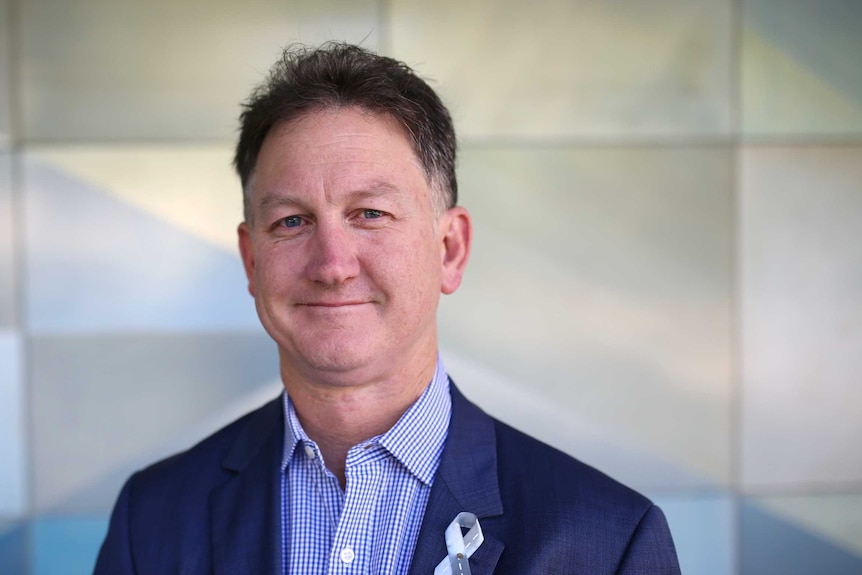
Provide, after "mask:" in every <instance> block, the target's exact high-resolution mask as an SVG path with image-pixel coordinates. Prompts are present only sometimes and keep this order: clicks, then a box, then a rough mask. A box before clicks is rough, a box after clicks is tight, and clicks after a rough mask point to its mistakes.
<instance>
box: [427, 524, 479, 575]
mask: <svg viewBox="0 0 862 575" xmlns="http://www.w3.org/2000/svg"><path fill="white" fill-rule="evenodd" d="M462 527H463V528H465V529H468V531H467V534H466V535H464V534H463V533H462V532H461V528H462ZM483 541H485V536H484V535H482V528H481V527H480V526H479V519H478V518H477V517H476V516H475V515H473V514H472V513H468V512H466V511H464V512H462V513H459V514H458V515H457V516H456V517H455V519H453V520H452V523H450V524H449V527H447V528H446V551H447V552H448V555H447V556H446V557H445V558H444V559H443V560H442V561H440V563H439V564H438V565H437V567H436V568H435V569H434V575H471V574H470V562H469V561H468V559H469V558H470V557H471V556H472V555H473V553H475V552H476V549H478V548H479V546H480V545H481V544H482V542H483Z"/></svg>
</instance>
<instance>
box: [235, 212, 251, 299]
mask: <svg viewBox="0 0 862 575" xmlns="http://www.w3.org/2000/svg"><path fill="white" fill-rule="evenodd" d="M236 233H237V235H238V236H239V255H240V256H242V265H243V267H245V277H246V278H248V293H250V294H251V297H255V295H254V250H253V249H252V245H251V229H250V228H249V226H248V224H247V223H246V222H242V223H241V224H240V225H239V227H237V229H236Z"/></svg>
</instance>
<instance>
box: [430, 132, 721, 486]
mask: <svg viewBox="0 0 862 575" xmlns="http://www.w3.org/2000/svg"><path fill="white" fill-rule="evenodd" d="M730 162H731V154H730V152H729V151H727V150H722V149H718V148H714V149H703V150H696V149H677V148H662V149H648V148H615V149H607V148H605V149H584V148H578V149H478V148H472V149H467V150H465V152H464V154H463V157H462V160H461V164H460V172H461V187H462V190H463V193H462V200H463V204H464V205H465V206H467V207H468V208H469V209H470V210H471V212H472V214H473V217H474V223H475V238H474V251H473V255H472V257H471V262H470V265H469V266H468V269H467V274H466V277H465V281H464V284H463V285H462V287H461V289H460V290H459V291H458V292H457V293H456V294H455V295H454V296H453V297H451V298H444V301H443V303H442V313H441V336H442V338H443V343H444V346H445V347H446V356H445V357H446V362H447V365H450V367H451V370H452V374H453V376H454V377H455V379H456V381H459V382H463V385H464V387H465V389H466V391H468V392H469V394H470V395H471V396H473V397H475V398H476V399H477V400H479V402H480V403H481V404H482V405H485V406H486V407H488V409H489V411H491V412H492V413H494V414H497V415H500V416H501V417H503V419H506V420H508V421H511V422H512V423H513V424H515V425H516V426H519V427H522V428H524V429H525V430H526V431H528V432H531V433H534V434H536V435H538V436H539V437H540V438H542V439H544V440H546V441H549V442H550V443H552V444H554V445H556V446H558V447H560V448H562V449H564V450H565V451H568V452H569V453H572V454H576V455H577V456H578V457H581V458H584V459H586V460H587V461H589V462H590V463H592V464H594V465H597V466H599V467H600V468H601V469H603V470H605V471H608V472H611V473H612V474H613V475H615V476H617V477H619V478H621V479H623V480H625V481H626V482H629V483H631V484H634V485H638V486H641V487H646V486H659V485H660V486H680V485H710V484H720V485H724V484H725V483H726V482H727V481H728V480H729V465H730V411H729V410H730V393H731V368H730V326H729V322H730V309H731V308H730V306H731V277H730V257H731V233H732V232H731V215H730V210H731V182H730V173H731V170H730ZM468 358H469V359H468ZM456 364H457V365H456ZM459 374H469V375H470V376H469V377H460V378H459Z"/></svg>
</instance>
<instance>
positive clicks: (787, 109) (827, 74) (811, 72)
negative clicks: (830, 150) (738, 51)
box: [742, 0, 862, 136]
mask: <svg viewBox="0 0 862 575" xmlns="http://www.w3.org/2000/svg"><path fill="white" fill-rule="evenodd" d="M742 6H743V22H744V27H743V30H742V35H743V36H742V37H743V49H742V107H743V109H742V112H743V114H742V117H743V129H744V132H745V133H746V134H751V135H791V136H805V135H821V134H833V135H841V134H844V135H847V134H854V135H859V134H862V66H859V54H860V53H862V34H859V23H860V22H862V3H859V2H858V1H857V0H821V1H818V2H809V1H808V0H746V1H745V2H742Z"/></svg>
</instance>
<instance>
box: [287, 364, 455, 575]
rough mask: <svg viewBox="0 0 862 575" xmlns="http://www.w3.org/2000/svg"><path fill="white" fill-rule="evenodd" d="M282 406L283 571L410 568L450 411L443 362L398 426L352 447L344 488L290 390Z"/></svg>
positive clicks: (344, 572)
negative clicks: (312, 436)
mask: <svg viewBox="0 0 862 575" xmlns="http://www.w3.org/2000/svg"><path fill="white" fill-rule="evenodd" d="M284 413H285V426H284V428H285V437H284V456H283V459H282V465H281V469H282V475H281V557H282V573H283V574H284V575H287V574H290V573H293V574H297V573H302V574H305V573H309V574H312V573H313V574H318V573H320V574H323V573H327V574H329V575H336V574H337V575H348V574H351V575H352V574H359V573H387V574H389V573H391V574H399V573H407V571H408V570H409V568H410V563H411V561H412V559H413V549H414V547H415V546H416V540H417V538H418V536H419V527H420V526H421V524H422V517H423V516H424V514H425V506H426V504H427V503H428V495H429V494H430V492H431V483H432V482H433V480H434V474H435V473H436V472H437V467H438V466H439V464H440V454H441V453H442V452H443V446H444V444H445V443H446V434H447V432H448V428H449V418H450V416H451V413H452V399H451V397H450V396H449V378H448V376H447V375H446V370H445V368H444V367H443V362H442V361H441V360H440V359H439V358H438V360H437V370H436V372H435V373H434V379H432V380H431V384H430V385H429V386H428V387H427V388H426V390H425V391H424V392H423V393H422V395H421V396H420V397H419V399H418V400H417V401H416V403H414V404H413V405H412V406H411V407H410V409H408V410H407V411H406V412H405V413H404V415H402V416H401V419H399V420H398V422H397V423H396V424H395V425H394V426H393V427H392V429H390V430H389V431H387V432H386V433H385V434H383V435H380V436H377V437H375V438H372V439H369V440H368V441H366V442H364V443H362V444H359V445H356V446H354V447H353V448H351V449H350V451H348V452H347V466H346V469H345V474H346V477H347V483H346V489H345V490H344V491H342V490H341V487H340V486H339V485H338V479H337V478H336V477H335V475H333V474H332V472H330V471H329V470H328V469H326V466H325V463H324V461H323V458H322V456H321V453H320V450H319V449H318V447H317V444H316V443H315V442H314V441H312V440H311V439H309V438H308V436H307V435H306V434H305V431H304V430H303V429H302V426H301V425H300V423H299V419H298V418H297V416H296V411H295V410H294V408H293V403H292V402H291V401H290V398H289V397H288V396H287V394H286V393H285V394H284ZM440 536H441V537H442V536H443V534H442V533H441V534H440Z"/></svg>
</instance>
